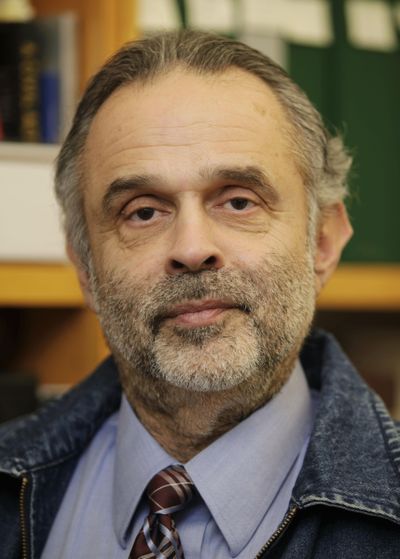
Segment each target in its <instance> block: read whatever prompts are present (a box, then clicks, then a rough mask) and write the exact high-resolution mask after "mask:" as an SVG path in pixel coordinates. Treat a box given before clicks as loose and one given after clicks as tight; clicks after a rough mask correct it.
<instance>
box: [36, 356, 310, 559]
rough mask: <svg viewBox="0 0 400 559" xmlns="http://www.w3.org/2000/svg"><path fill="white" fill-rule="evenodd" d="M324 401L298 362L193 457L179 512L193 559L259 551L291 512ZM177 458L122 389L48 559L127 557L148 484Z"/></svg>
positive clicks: (66, 506)
mask: <svg viewBox="0 0 400 559" xmlns="http://www.w3.org/2000/svg"><path fill="white" fill-rule="evenodd" d="M316 405H317V397H316V395H314V394H313V396H311V394H310V390H309V388H308V386H307V382H306V379H305V376H304V372H303V370H302V368H301V365H300V363H299V362H298V363H297V364H296V366H295V369H294V371H293V373H292V375H291V376H290V378H289V380H288V382H287V383H286V384H285V386H284V387H283V388H282V390H281V391H280V392H279V394H277V395H276V396H275V397H274V398H273V399H272V400H271V401H270V402H268V404H266V405H265V406H263V407H262V408H261V409H259V410H257V411H256V412H254V413H253V414H252V415H251V416H249V417H248V418H247V419H245V420H244V421H242V422H241V423H239V424H238V425H237V426H236V427H234V428H233V429H231V430H230V431H228V432H227V433H225V434H224V435H223V436H221V437H220V438H219V439H217V440H216V441H215V442H213V443H212V444H211V445H210V446H208V447H207V448H206V449H204V450H203V451H202V452H200V453H199V454H197V455H196V456H195V457H194V458H192V459H191V460H190V461H189V462H187V463H186V464H185V467H186V469H187V471H188V473H189V475H190V476H191V478H192V480H193V482H194V484H195V486H196V488H197V492H198V495H197V496H196V498H195V499H194V500H193V501H192V502H191V503H190V505H189V506H188V508H187V509H185V511H182V512H180V513H178V514H177V515H176V524H177V528H178V530H179V534H180V538H181V541H182V546H183V550H184V553H185V558H186V559H209V558H210V557H213V559H227V558H231V557H235V558H237V559H251V558H252V557H255V556H256V555H257V553H258V552H259V550H260V549H261V548H262V546H263V545H264V544H265V542H266V541H267V540H268V538H269V537H270V536H271V535H272V534H273V532H274V531H275V530H276V528H277V527H278V526H279V524H280V522H281V521H282V519H283V517H284V515H285V513H286V511H287V508H288V504H289V500H290V496H291V492H292V488H293V486H294V483H295V481H296V479H297V476H298V473H299V471H300V468H301V466H302V463H303V459H304V454H305V452H306V449H307V445H308V440H309V436H310V432H311V429H312V425H313V418H314V414H315V408H316ZM174 463H177V461H176V460H174V459H173V458H172V457H171V456H169V455H168V454H167V453H166V452H165V451H164V450H163V449H162V448H161V447H160V445H159V444H158V443H157V442H156V441H155V439H154V438H153V437H152V436H151V435H150V434H149V433H148V432H147V431H146V429H145V428H144V427H143V425H142V424H141V423H140V421H139V420H138V419H137V417H136V415H135V414H134V412H133V411H132V409H131V407H130V405H129V403H128V402H127V400H126V398H125V397H123V399H122V403H121V408H120V410H119V412H118V413H115V414H114V415H112V416H111V417H110V418H109V419H108V420H107V421H106V422H105V424H104V425H103V427H102V428H101V429H100V431H98V433H97V435H96V436H95V438H94V439H93V441H92V443H91V444H90V446H89V447H88V449H87V450H86V452H85V453H84V454H83V456H82V457H81V459H80V461H79V463H78V466H77V468H76V470H75V472H74V475H73V478H72V480H71V482H70V484H69V486H68V489H67V492H66V494H65V497H64V500H63V502H62V504H61V507H60V509H59V512H58V514H57V516H56V518H55V521H54V524H53V527H52V529H51V531H50V535H49V538H48V541H47V543H46V546H45V549H44V552H43V555H42V559H54V558H55V557H57V559H80V558H82V559H83V558H85V559H87V558H88V557H96V559H127V558H128V557H129V553H130V549H131V547H132V544H133V541H134V539H135V537H136V535H137V533H138V531H139V530H140V528H141V527H142V524H143V521H144V519H145V517H146V515H147V511H148V509H147V504H146V501H145V498H142V495H143V491H144V490H145V488H146V486H147V484H148V482H149V481H150V479H151V478H152V477H153V475H154V474H156V473H157V472H158V471H160V470H161V469H163V468H165V467H167V466H169V465H170V464H174Z"/></svg>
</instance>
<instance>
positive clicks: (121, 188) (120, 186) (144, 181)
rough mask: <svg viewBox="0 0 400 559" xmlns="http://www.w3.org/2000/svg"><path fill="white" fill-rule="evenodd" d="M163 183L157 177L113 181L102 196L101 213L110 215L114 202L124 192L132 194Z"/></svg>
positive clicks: (145, 176)
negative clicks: (140, 189)
mask: <svg viewBox="0 0 400 559" xmlns="http://www.w3.org/2000/svg"><path fill="white" fill-rule="evenodd" d="M163 182H164V181H163V180H162V179H161V177H159V176H158V175H129V176H127V177H121V178H118V179H115V180H114V181H112V183H111V184H110V186H109V187H108V188H107V192H106V193H105V195H104V196H103V201H102V210H103V213H104V214H108V213H110V211H111V209H112V205H113V202H114V200H115V199H116V198H118V197H119V196H121V195H122V194H124V193H125V192H133V191H135V190H138V189H139V188H144V189H145V188H150V187H153V188H154V187H157V185H158V184H161V183H163Z"/></svg>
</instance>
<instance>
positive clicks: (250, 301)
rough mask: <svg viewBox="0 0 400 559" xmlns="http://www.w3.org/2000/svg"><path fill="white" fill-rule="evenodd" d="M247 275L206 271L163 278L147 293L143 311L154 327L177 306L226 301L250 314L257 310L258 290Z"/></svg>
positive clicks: (233, 272) (234, 272)
mask: <svg viewBox="0 0 400 559" xmlns="http://www.w3.org/2000/svg"><path fill="white" fill-rule="evenodd" d="M246 275H247V274H244V273H241V272H236V271H227V270H226V271H218V270H205V271H201V272H197V273H191V272H188V273H186V274H182V275H178V276H169V277H165V278H162V279H161V280H160V281H159V282H158V283H157V284H156V285H154V286H153V287H152V288H151V289H150V290H149V291H148V292H147V294H146V301H145V302H144V304H143V307H142V309H141V311H142V312H143V314H144V317H145V318H147V319H148V320H150V321H151V322H152V323H153V324H154V325H156V324H159V323H160V322H161V321H162V320H163V319H164V318H165V317H166V316H167V315H168V314H169V313H170V311H171V309H172V308H173V307H174V306H175V305H177V304H182V303H184V302H185V301H199V300H202V299H207V300H209V299H211V300H212V299H216V300H223V301H225V302H227V303H229V304H231V305H232V306H233V307H236V308H238V309H239V310H241V311H243V312H246V313H250V312H251V311H252V309H253V307H254V288H255V286H254V283H253V282H252V281H251V280H250V279H249V277H247V278H246ZM155 302H157V303H156V304H154V303H155Z"/></svg>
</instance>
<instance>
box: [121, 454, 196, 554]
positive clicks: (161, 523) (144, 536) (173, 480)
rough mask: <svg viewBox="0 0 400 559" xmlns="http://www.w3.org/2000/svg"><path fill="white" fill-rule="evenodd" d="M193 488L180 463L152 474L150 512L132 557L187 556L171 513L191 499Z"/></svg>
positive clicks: (134, 546) (147, 492)
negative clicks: (184, 553)
mask: <svg viewBox="0 0 400 559" xmlns="http://www.w3.org/2000/svg"><path fill="white" fill-rule="evenodd" d="M193 491H194V485H193V482H192V480H191V479H190V477H189V475H188V474H187V472H186V470H185V468H184V467H183V466H180V465H174V466H170V467H169V468H165V470H161V472H159V473H158V474H156V475H155V476H154V477H153V478H152V480H151V481H150V483H149V485H148V486H147V490H146V494H147V498H148V500H149V506H150V513H149V515H148V517H147V518H146V520H145V521H144V524H143V528H142V529H141V530H140V532H139V534H138V535H137V537H136V540H135V543H134V544H133V547H132V551H131V553H130V555H129V559H154V558H157V559H164V558H165V559H167V558H168V559H184V555H183V551H182V545H181V541H180V538H179V534H178V532H177V530H176V528H175V521H174V519H173V518H172V514H173V513H174V512H177V511H180V510H182V509H183V508H184V507H185V506H186V505H187V504H188V503H189V501H190V499H191V498H192V496H193Z"/></svg>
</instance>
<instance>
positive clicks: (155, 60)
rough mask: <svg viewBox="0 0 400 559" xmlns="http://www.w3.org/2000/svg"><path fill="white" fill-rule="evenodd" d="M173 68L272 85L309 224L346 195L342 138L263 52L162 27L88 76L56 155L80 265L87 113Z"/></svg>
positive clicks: (347, 162)
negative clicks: (242, 74)
mask: <svg viewBox="0 0 400 559" xmlns="http://www.w3.org/2000/svg"><path fill="white" fill-rule="evenodd" d="M176 67H182V68H186V69H189V70H191V71H194V72H196V73H197V74H199V75H202V74H203V75H207V74H219V73H222V72H224V71H226V70H228V69H230V68H240V69H242V70H245V71H247V72H249V73H250V74H253V75H255V76H257V77H258V78H260V79H261V80H263V81H264V82H265V83H266V84H267V85H268V86H269V87H270V88H271V89H272V90H273V91H274V93H275V95H276V97H277V98H278V100H279V101H280V103H281V106H282V107H283V109H284V110H285V112H286V114H287V117H288V121H289V125H291V132H292V133H291V138H290V140H291V142H290V144H291V149H292V151H293V154H294V157H295V159H296V162H297V165H298V168H299V171H300V172H301V174H302V177H303V180H304V184H305V187H306V189H307V191H308V198H309V222H310V224H311V225H315V220H316V215H317V214H318V211H323V210H324V209H325V208H327V207H329V206H331V205H333V204H335V203H337V202H339V201H341V200H343V198H344V197H345V196H346V194H347V191H348V189H347V174H348V171H349V168H350V166H351V157H350V156H349V155H348V153H347V152H346V150H345V148H344V145H343V142H342V140H341V138H340V137H339V136H331V135H330V133H329V132H328V130H327V129H326V128H325V126H324V124H323V122H322V119H321V116H320V114H319V113H318V111H317V110H316V109H315V108H314V106H313V105H312V104H311V102H310V101H309V100H308V98H307V96H306V95H305V94H304V92H303V91H302V90H301V89H300V88H299V87H298V86H297V85H296V84H295V83H294V82H293V81H292V80H291V79H290V78H289V76H288V75H287V74H286V72H285V71H284V70H283V69H282V68H280V67H279V66H278V65H277V64H275V63H274V62H273V61H272V60H270V59H269V58H268V57H267V56H265V55H264V54H262V53H260V52H259V51H257V50H254V49H252V48H251V47H249V46H247V45H244V44H243V43H240V42H238V41H234V40H231V39H227V38H225V37H220V36H217V35H212V34H209V33H203V32H199V31H181V32H177V33H165V34H160V35H156V36H153V37H149V38H145V39H143V40H140V41H134V42H131V43H127V44H126V45H125V46H124V47H123V48H121V49H120V50H119V51H118V52H117V53H116V54H115V55H114V56H113V57H112V58H110V59H109V60H108V61H107V62H106V64H105V65H104V66H103V67H102V68H101V69H100V71H99V72H98V73H97V74H96V75H95V76H94V77H93V78H92V79H91V81H90V82H89V84H88V87H87V89H86V91H85V93H84V95H83V97H82V99H81V101H80V103H79V106H78V109H77V111H76V114H75V118H74V121H73V124H72V128H71V130H70V132H69V134H68V136H67V138H66V140H65V142H64V144H63V146H62V148H61V151H60V154H59V157H58V160H57V167H56V179H55V190H56V195H57V199H58V201H59V203H60V205H61V208H62V211H63V216H64V227H65V231H66V235H67V239H68V242H69V243H71V245H72V247H73V249H74V251H75V253H76V254H77V256H78V257H79V259H80V260H81V263H82V265H84V266H86V267H87V266H89V260H90V244H89V237H88V231H87V224H86V218H85V212H84V206H83V184H84V173H83V164H82V160H83V155H84V151H85V143H86V139H87V135H88V132H89V128H90V125H91V123H92V121H93V118H94V117H95V115H96V113H97V111H98V110H99V108H100V107H101V105H102V104H103V103H104V102H105V100H106V99H107V98H108V97H109V96H110V95H111V94H112V93H113V92H114V91H115V90H116V89H117V88H119V87H120V86H122V85H125V84H129V83H132V82H141V83H146V82H148V81H151V80H152V79H154V78H155V77H157V76H159V75H162V74H165V73H167V72H168V71H170V70H172V69H173V68H176Z"/></svg>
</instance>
